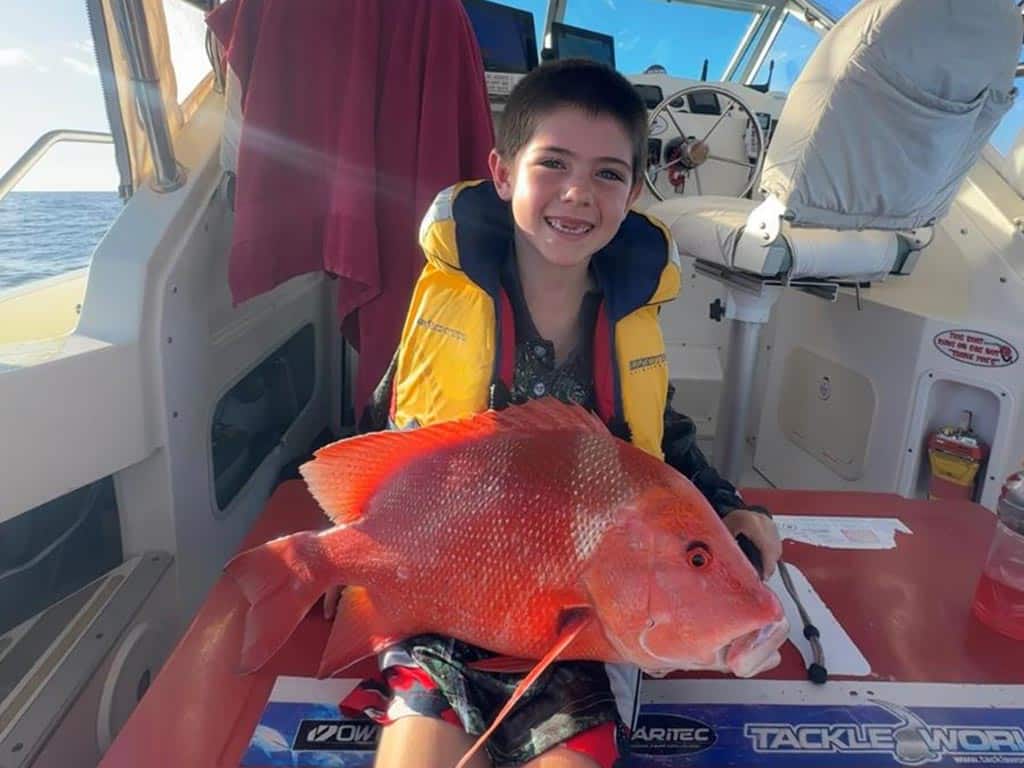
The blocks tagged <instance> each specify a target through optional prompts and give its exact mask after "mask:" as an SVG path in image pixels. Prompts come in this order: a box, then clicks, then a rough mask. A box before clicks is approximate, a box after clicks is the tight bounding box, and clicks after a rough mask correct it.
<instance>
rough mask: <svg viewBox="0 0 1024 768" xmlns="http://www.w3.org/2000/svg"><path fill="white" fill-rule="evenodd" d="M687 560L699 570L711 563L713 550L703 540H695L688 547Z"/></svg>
mask: <svg viewBox="0 0 1024 768" xmlns="http://www.w3.org/2000/svg"><path fill="white" fill-rule="evenodd" d="M686 562H688V563H689V564H690V566H691V567H693V568H695V569H697V570H698V571H699V570H701V569H702V568H706V567H707V566H708V565H710V564H711V552H709V551H708V547H707V545H706V544H705V543H704V542H702V541H695V542H693V543H692V544H691V545H690V546H688V547H687V548H686Z"/></svg>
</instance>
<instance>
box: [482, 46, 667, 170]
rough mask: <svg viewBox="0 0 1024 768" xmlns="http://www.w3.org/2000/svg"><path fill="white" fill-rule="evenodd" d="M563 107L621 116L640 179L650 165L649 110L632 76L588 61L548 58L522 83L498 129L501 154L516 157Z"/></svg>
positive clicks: (498, 146)
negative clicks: (540, 126)
mask: <svg viewBox="0 0 1024 768" xmlns="http://www.w3.org/2000/svg"><path fill="white" fill-rule="evenodd" d="M563 107H575V108H576V109H579V110H581V111H583V112H585V113H587V114H590V115H595V116H597V115H608V116H609V117H612V118H614V119H615V120H618V121H619V124H620V125H621V126H622V128H623V129H624V130H625V131H626V135H627V136H629V140H630V143H631V144H632V146H633V183H634V184H636V183H637V182H638V181H640V179H641V178H642V177H643V169H644V166H645V165H646V163H647V108H646V107H645V106H644V102H643V100H642V99H641V98H640V95H639V94H638V93H637V92H636V90H635V89H634V88H633V85H632V84H631V83H630V82H629V80H627V79H626V78H624V77H623V76H622V75H620V74H619V73H618V72H616V71H615V70H614V69H611V68H610V67H607V66H605V65H604V64H599V63H598V62H596V61H588V60H586V59H563V60H561V61H550V62H545V63H544V64H542V65H541V66H539V67H537V68H536V69H534V70H533V71H532V72H530V74H528V75H527V76H526V77H524V78H523V79H522V80H520V81H519V83H518V84H517V85H516V87H515V88H514V89H513V90H512V93H511V94H510V95H509V97H508V102H507V103H506V104H505V111H504V114H503V115H502V118H501V124H500V125H499V127H498V137H497V144H496V146H495V149H497V150H498V154H499V155H501V156H502V157H504V158H509V159H511V158H513V157H515V156H516V155H517V154H518V153H519V151H520V150H521V149H522V148H523V147H525V146H526V144H527V143H528V142H529V141H530V138H531V137H532V136H533V132H534V131H535V130H536V129H537V122H538V121H539V120H540V119H541V118H543V117H544V116H545V115H547V114H549V113H550V112H553V111H554V110H556V109H561V108H563Z"/></svg>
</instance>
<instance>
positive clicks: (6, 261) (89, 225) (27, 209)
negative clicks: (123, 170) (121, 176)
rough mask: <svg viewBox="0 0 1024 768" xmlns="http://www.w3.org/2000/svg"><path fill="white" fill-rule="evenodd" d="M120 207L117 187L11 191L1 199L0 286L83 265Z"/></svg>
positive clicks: (15, 283) (10, 285)
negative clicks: (98, 190)
mask: <svg viewBox="0 0 1024 768" xmlns="http://www.w3.org/2000/svg"><path fill="white" fill-rule="evenodd" d="M121 207H122V203H121V200H120V199H119V198H118V196H117V193H116V192H11V193H10V194H9V195H7V197H5V198H4V199H3V200H0V291H4V290H7V289H8V288H13V287H14V286H16V285H22V284H23V283H27V282H29V281H31V280H38V279H40V278H43V277H53V276H54V275H59V274H62V273H64V272H68V271H70V270H73V269H80V268H81V267H84V266H87V265H88V264H89V259H90V258H91V257H92V252H93V249H94V248H95V247H96V244H97V243H99V241H100V239H101V238H102V237H103V235H104V234H105V233H106V231H107V230H108V229H109V228H110V225H111V223H113V221H114V219H115V218H116V217H117V214H118V213H119V212H120V211H121Z"/></svg>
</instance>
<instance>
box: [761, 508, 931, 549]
mask: <svg viewBox="0 0 1024 768" xmlns="http://www.w3.org/2000/svg"><path fill="white" fill-rule="evenodd" d="M774 519H775V525H776V526H777V527H778V529H779V536H780V537H781V538H783V539H790V540H792V541H799V542H802V543H804V544H813V545H814V546H816V547H831V548H833V549H893V548H894V547H895V546H896V533H897V532H899V533H913V531H911V530H910V529H909V528H908V527H907V526H906V525H904V524H903V522H902V521H901V520H897V519H896V518H895V517H805V516H803V515H775V516H774Z"/></svg>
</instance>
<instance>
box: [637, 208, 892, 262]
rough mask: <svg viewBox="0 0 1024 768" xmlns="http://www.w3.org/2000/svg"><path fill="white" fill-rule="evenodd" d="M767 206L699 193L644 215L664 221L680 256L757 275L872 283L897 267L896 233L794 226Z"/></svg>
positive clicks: (776, 210)
mask: <svg viewBox="0 0 1024 768" xmlns="http://www.w3.org/2000/svg"><path fill="white" fill-rule="evenodd" d="M772 203H773V201H771V200H767V201H765V202H764V203H757V202H756V201H753V200H746V199H744V198H737V197H718V196H714V195H703V196H700V195H698V196H692V197H676V198H672V199H670V200H664V201H662V202H659V203H655V204H654V205H652V206H651V207H650V208H648V209H647V210H646V211H645V213H647V214H649V215H651V216H655V217H657V218H659V219H661V220H662V221H663V222H665V225H666V226H668V228H669V229H670V230H671V231H672V235H673V237H674V238H675V241H676V244H677V246H678V248H679V253H680V254H681V255H683V256H692V257H694V258H697V259H701V260H703V261H708V262H712V263H715V264H721V265H723V266H726V267H729V268H730V269H738V270H743V271H744V272H750V273H752V274H755V275H759V276H761V277H771V278H778V277H783V276H785V275H787V274H788V276H789V277H790V278H791V279H802V278H821V279H827V278H833V279H852V278H857V279H861V280H872V279H880V278H883V277H884V276H885V275H887V274H889V272H890V271H891V270H892V269H893V267H894V266H895V265H896V260H897V258H898V257H899V251H900V248H899V241H898V238H897V235H896V233H894V232H882V231H878V230H864V231H860V232H858V231H846V232H839V231H836V230H831V229H815V228H807V227H793V226H790V225H789V223H788V222H785V221H783V220H782V219H781V218H780V215H779V214H780V209H779V208H778V206H777V204H774V205H773V204H772ZM780 225H781V229H780Z"/></svg>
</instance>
